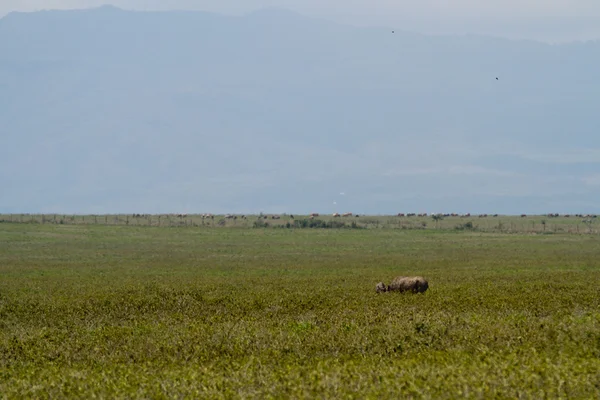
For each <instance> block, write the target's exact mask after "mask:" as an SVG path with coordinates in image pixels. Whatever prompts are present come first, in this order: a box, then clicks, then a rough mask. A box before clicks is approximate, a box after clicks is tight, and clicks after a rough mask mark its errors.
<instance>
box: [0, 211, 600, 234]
mask: <svg viewBox="0 0 600 400" xmlns="http://www.w3.org/2000/svg"><path fill="white" fill-rule="evenodd" d="M274 216H276V217H279V218H277V219H274V218H273V217H274ZM2 222H10V223H28V224H58V225H125V226H158V227H179V226H195V227H203V228H252V227H255V228H256V227H259V228H262V227H269V228H285V227H287V228H290V227H308V228H310V226H306V223H310V224H312V225H314V224H315V223H319V222H321V223H324V224H330V225H331V224H334V225H333V227H337V228H341V227H345V228H363V229H405V230H412V229H420V230H428V229H436V230H469V231H477V232H497V233H578V234H583V233H587V234H600V220H598V219H597V218H596V216H593V217H588V216H585V217H576V216H574V215H570V216H568V217H567V216H565V215H562V216H560V217H548V216H547V215H528V216H526V217H521V216H519V215H498V216H496V217H494V216H492V215H487V216H485V217H483V218H482V217H479V216H477V215H472V216H469V217H460V216H457V217H443V218H441V219H437V220H436V219H434V218H432V216H424V217H420V216H411V217H408V216H404V217H399V216H396V215H358V216H357V215H352V216H348V217H333V216H332V215H331V214H328V215H323V214H321V215H319V216H318V217H317V218H315V219H310V217H309V216H308V215H299V214H296V215H289V214H264V215H241V214H238V215H233V214H231V215H229V217H228V216H227V215H211V217H203V215H202V214H189V215H187V214H186V215H185V216H184V215H181V214H179V215H178V214H160V215H139V214H137V215H136V214H112V215H65V214H0V223H2ZM302 222H304V224H302ZM329 227H331V226H329Z"/></svg>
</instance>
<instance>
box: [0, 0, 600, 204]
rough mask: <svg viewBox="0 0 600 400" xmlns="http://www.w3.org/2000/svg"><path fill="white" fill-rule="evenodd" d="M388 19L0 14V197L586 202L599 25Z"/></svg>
mask: <svg viewBox="0 0 600 400" xmlns="http://www.w3.org/2000/svg"><path fill="white" fill-rule="evenodd" d="M581 4H583V2H582V3H581ZM394 29H395V33H392V32H391V30H390V29H388V28H383V27H382V28H377V27H357V26H352V25H346V24H342V23H339V22H330V21H328V20H326V19H313V18H310V17H307V16H304V15H302V14H297V13H294V12H291V11H286V10H283V9H263V10H260V11H256V12H251V13H248V14H243V15H237V16H234V15H223V14H214V13H206V12H190V11H186V12H184V11H178V12H174V11H172V12H136V11H125V10H122V9H118V8H115V7H108V6H106V7H101V8H95V9H90V10H78V11H50V12H34V13H11V14H8V15H7V16H5V17H4V18H2V19H0V121H1V122H2V123H1V124H0V137H1V138H2V149H3V152H2V157H1V158H0V185H1V186H0V187H2V188H3V190H2V193H1V194H0V212H46V213H50V212H77V213H104V212H143V213H145V212H148V213H153V212H213V213H220V212H244V213H249V212H260V211H264V212H291V213H302V212H311V211H318V212H333V211H339V212H345V211H353V212H356V213H396V212H472V213H477V212H488V213H489V212H497V213H512V214H515V213H523V212H524V213H544V212H569V213H574V212H595V213H597V212H600V202H599V201H598V199H599V198H600V136H599V135H598V127H600V113H598V110H600V100H599V97H598V96H599V93H600V84H599V83H598V79H597V77H598V72H597V71H598V66H599V65H600V42H596V41H586V42H575V43H564V44H560V45H556V44H555V45H551V44H547V43H540V42H533V41H524V40H508V39H501V38H495V37H489V36H477V35H466V36H465V35H459V36H428V35H422V34H417V33H411V32H408V31H406V30H405V29H402V28H400V29H397V28H394ZM496 77H498V80H497V79H496ZM341 193H343V194H341ZM334 202H335V203H336V204H334Z"/></svg>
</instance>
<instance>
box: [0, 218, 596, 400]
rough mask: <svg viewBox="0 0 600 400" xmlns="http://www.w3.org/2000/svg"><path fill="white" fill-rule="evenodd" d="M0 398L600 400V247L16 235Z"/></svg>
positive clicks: (6, 234) (7, 286)
mask: <svg viewBox="0 0 600 400" xmlns="http://www.w3.org/2000/svg"><path fill="white" fill-rule="evenodd" d="M429 221H431V220H429ZM412 274H418V275H423V276H425V277H426V278H427V279H428V280H429V282H430V288H429V290H428V291H427V292H426V293H425V294H422V295H421V294H419V295H411V294H396V293H384V294H376V293H375V290H374V288H375V284H376V283H377V282H379V281H382V280H383V281H385V282H386V283H389V281H390V280H391V278H393V277H394V276H396V275H412ZM0 397H2V398H65V397H66V398H86V399H87V398H94V397H96V398H98V397H99V398H261V399H262V398H278V399H279V398H281V399H283V398H336V399H338V398H435V399H446V398H482V399H483V398H485V399H488V398H500V399H514V398H535V399H538V398H581V399H584V398H599V397H600V237H599V236H597V235H589V234H586V235H583V234H582V235H578V234H547V235H541V234H537V235H531V234H506V233H484V232H464V231H463V232H460V231H453V230H442V229H427V230H403V229H355V230H351V229H341V230H336V229H252V228H244V227H240V228H239V229H211V228H209V227H197V226H182V227H172V228H168V227H155V226H132V225H129V226H122V225H101V224H99V225H96V224H92V225H81V224H79V225H67V224H64V225H59V224H24V223H23V224H17V223H3V224H0Z"/></svg>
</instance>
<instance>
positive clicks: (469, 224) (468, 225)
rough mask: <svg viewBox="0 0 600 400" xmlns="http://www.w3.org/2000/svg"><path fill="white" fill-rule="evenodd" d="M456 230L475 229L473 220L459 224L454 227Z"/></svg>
mask: <svg viewBox="0 0 600 400" xmlns="http://www.w3.org/2000/svg"><path fill="white" fill-rule="evenodd" d="M454 229H456V230H457V231H472V230H474V229H475V227H474V226H473V222H471V221H469V222H466V223H464V224H459V225H456V226H455V227H454Z"/></svg>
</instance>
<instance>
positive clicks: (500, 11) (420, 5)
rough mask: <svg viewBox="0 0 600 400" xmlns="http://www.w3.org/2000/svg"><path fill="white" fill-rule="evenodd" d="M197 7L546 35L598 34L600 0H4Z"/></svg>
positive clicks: (5, 1)
mask: <svg viewBox="0 0 600 400" xmlns="http://www.w3.org/2000/svg"><path fill="white" fill-rule="evenodd" d="M106 3H110V4H113V5H116V6H119V7H122V8H134V9H142V10H149V9H163V10H164V9H173V8H178V9H194V10H206V11H215V12H222V13H229V14H243V13H246V12H249V11H253V10H256V9H260V8H263V7H281V8H287V9H290V10H294V11H297V12H300V13H303V14H306V15H310V16H317V17H324V18H327V19H329V20H334V21H337V22H343V23H351V24H354V25H379V26H391V27H395V28H396V29H406V30H412V31H419V32H424V33H458V34H463V33H481V34H492V35H497V36H504V37H510V38H529V39H537V40H544V41H567V40H589V39H598V38H600V27H599V26H600V24H599V21H600V1H598V0H485V1H482V0H218V1H217V0H1V1H0V15H3V14H5V13H7V12H9V11H15V10H19V11H31V10H36V9H50V8H87V7H93V6H98V5H102V4H106Z"/></svg>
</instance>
